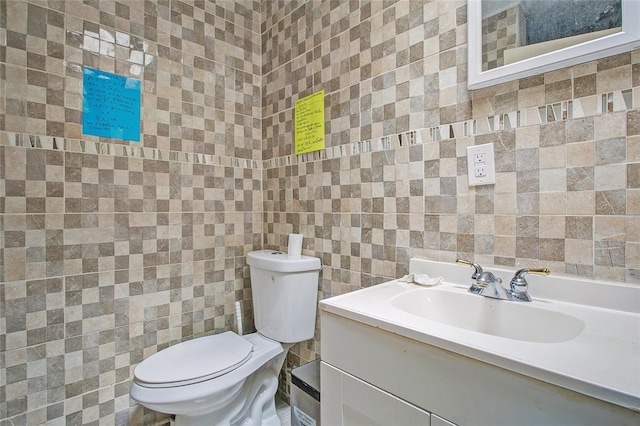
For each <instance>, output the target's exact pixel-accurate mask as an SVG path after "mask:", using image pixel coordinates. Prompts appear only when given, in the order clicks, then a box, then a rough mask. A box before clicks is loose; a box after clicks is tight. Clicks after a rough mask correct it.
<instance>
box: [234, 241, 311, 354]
mask: <svg viewBox="0 0 640 426" xmlns="http://www.w3.org/2000/svg"><path fill="white" fill-rule="evenodd" d="M247 263H248V264H249V268H250V271H251V291H252V293H253V316H254V322H255V326H256V330H258V331H259V332H260V333H261V334H262V335H264V336H266V337H268V338H270V339H272V340H275V341H278V342H282V343H296V342H302V341H305V340H308V339H311V338H313V334H314V332H315V322H316V308H317V302H318V277H319V275H320V268H321V267H322V266H321V264H320V259H318V258H316V257H310V256H302V257H300V258H290V257H289V255H288V254H286V253H282V252H279V251H275V250H259V251H252V252H249V253H248V254H247Z"/></svg>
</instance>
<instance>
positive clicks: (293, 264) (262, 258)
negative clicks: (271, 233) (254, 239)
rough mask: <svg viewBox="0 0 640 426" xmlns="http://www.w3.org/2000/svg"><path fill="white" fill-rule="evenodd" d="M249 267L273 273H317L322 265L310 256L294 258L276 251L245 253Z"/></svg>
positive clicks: (318, 260)
mask: <svg viewBox="0 0 640 426" xmlns="http://www.w3.org/2000/svg"><path fill="white" fill-rule="evenodd" d="M247 263H248V264H249V266H254V267H256V268H260V269H265V270H267V271H273V272H303V271H317V270H319V269H320V268H321V267H322V265H321V264H320V259H318V258H317V257H312V256H300V257H298V258H294V257H291V256H289V255H288V254H287V253H283V252H281V251H277V250H258V251H251V252H249V253H247Z"/></svg>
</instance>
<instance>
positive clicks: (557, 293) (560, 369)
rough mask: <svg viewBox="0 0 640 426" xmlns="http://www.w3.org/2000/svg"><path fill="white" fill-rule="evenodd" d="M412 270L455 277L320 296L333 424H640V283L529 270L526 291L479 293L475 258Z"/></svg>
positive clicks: (325, 397) (326, 396)
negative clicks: (473, 287) (512, 297)
mask: <svg viewBox="0 0 640 426" xmlns="http://www.w3.org/2000/svg"><path fill="white" fill-rule="evenodd" d="M489 269H490V270H491V271H492V272H493V273H495V275H496V276H497V277H499V278H501V279H502V281H503V282H504V283H509V280H510V279H511V277H512V276H513V274H514V272H515V271H512V270H506V269H498V268H489ZM410 271H411V272H413V273H426V274H428V275H430V276H432V277H433V276H443V277H444V281H443V283H442V284H440V285H439V286H436V287H424V286H420V285H416V284H410V283H403V282H398V281H397V280H394V281H390V282H388V283H384V284H380V285H377V286H373V287H369V288H366V289H362V290H359V291H355V292H352V293H348V294H344V295H341V296H337V297H333V298H330V299H326V300H324V301H322V302H321V303H320V309H321V321H322V326H321V331H322V353H321V357H322V365H321V381H322V387H323V394H322V403H321V417H322V419H323V422H326V424H331V425H343V424H344V425H353V424H367V425H375V424H381V425H384V424H394V425H402V424H405V425H418V424H421V425H435V426H444V425H452V424H455V425H483V424H487V425H488V424H491V425H513V424H517V425H526V424H532V425H534V424H536V425H539V424H555V425H561V424H593V425H595V424H620V425H638V424H640V287H639V286H633V285H626V284H618V283H610V282H603V281H594V280H585V279H579V278H572V277H563V276H554V275H550V276H547V277H540V276H530V277H529V276H528V277H527V278H528V280H529V293H530V295H531V297H532V298H533V302H515V301H508V300H496V299H491V298H487V297H483V296H478V295H475V294H471V293H469V292H468V291H467V289H468V288H469V286H470V284H471V279H470V276H471V273H472V270H471V269H470V268H465V267H462V266H459V265H456V264H453V263H451V264H449V263H442V262H434V261H427V260H422V259H412V260H411V264H410Z"/></svg>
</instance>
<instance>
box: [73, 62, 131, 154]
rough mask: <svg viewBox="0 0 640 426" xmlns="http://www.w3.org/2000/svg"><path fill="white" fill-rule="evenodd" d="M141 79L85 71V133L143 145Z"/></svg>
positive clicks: (89, 70) (83, 121) (85, 69)
mask: <svg viewBox="0 0 640 426" xmlns="http://www.w3.org/2000/svg"><path fill="white" fill-rule="evenodd" d="M140 87H141V84H140V80H135V79H132V78H127V77H122V76H120V75H116V74H111V73H108V72H104V71H99V70H95V69H91V68H87V67H85V68H84V80H83V103H82V133H84V134H85V135H94V136H102V137H105V138H114V139H122V140H128V141H134V142H140Z"/></svg>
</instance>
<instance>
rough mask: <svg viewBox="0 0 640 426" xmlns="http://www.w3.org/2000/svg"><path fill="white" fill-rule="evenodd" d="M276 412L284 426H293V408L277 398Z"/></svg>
mask: <svg viewBox="0 0 640 426" xmlns="http://www.w3.org/2000/svg"><path fill="white" fill-rule="evenodd" d="M276 412H277V413H278V417H279V418H280V422H281V423H282V426H291V407H290V406H289V405H288V404H287V403H286V402H284V401H282V400H281V399H279V398H276Z"/></svg>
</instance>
